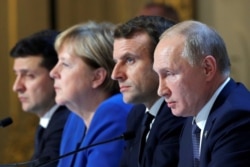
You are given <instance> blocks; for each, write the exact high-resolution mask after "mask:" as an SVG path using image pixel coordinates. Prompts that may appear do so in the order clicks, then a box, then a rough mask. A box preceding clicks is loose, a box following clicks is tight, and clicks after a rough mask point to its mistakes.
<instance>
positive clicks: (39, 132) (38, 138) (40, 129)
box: [34, 125, 44, 158]
mask: <svg viewBox="0 0 250 167" xmlns="http://www.w3.org/2000/svg"><path fill="white" fill-rule="evenodd" d="M43 132H44V128H43V127H42V126H41V125H39V126H38V128H37V132H36V139H35V153H34V156H35V158H37V157H36V156H37V154H38V152H39V145H40V142H41V139H42V135H43Z"/></svg>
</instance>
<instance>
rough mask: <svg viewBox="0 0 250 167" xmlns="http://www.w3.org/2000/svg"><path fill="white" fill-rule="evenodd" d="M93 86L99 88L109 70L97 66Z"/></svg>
mask: <svg viewBox="0 0 250 167" xmlns="http://www.w3.org/2000/svg"><path fill="white" fill-rule="evenodd" d="M93 75H94V77H93V80H92V88H98V87H99V86H100V85H101V84H102V83H103V82H104V81H105V79H106V76H107V71H106V70H105V69H104V68H103V67H100V68H97V69H95V70H94V72H93Z"/></svg>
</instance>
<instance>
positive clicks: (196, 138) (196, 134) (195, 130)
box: [192, 121, 201, 167]
mask: <svg viewBox="0 0 250 167" xmlns="http://www.w3.org/2000/svg"><path fill="white" fill-rule="evenodd" d="M200 132H201V130H200V128H199V127H198V126H197V125H196V122H195V121H193V125H192V142H193V158H194V159H193V160H194V167H199V163H200V154H199V148H200Z"/></svg>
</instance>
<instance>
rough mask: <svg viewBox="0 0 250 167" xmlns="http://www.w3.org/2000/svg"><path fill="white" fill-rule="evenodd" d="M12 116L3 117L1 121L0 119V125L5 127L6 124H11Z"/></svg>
mask: <svg viewBox="0 0 250 167" xmlns="http://www.w3.org/2000/svg"><path fill="white" fill-rule="evenodd" d="M12 122H13V121H12V118H10V117H7V118H4V119H2V120H1V121H0V127H3V128H4V127H6V126H8V125H10V124H12Z"/></svg>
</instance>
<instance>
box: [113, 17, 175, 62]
mask: <svg viewBox="0 0 250 167" xmlns="http://www.w3.org/2000/svg"><path fill="white" fill-rule="evenodd" d="M174 24H175V22H174V21H172V20H168V19H166V18H164V17H161V16H138V17H135V18H133V19H131V20H129V21H128V22H126V23H124V24H121V25H119V26H118V27H117V28H116V29H115V33H114V37H115V39H116V38H131V37H133V35H135V34H137V33H147V34H148V35H149V37H150V39H151V44H152V45H151V46H152V47H151V48H150V49H151V51H150V53H151V56H152V57H151V58H152V59H153V53H154V49H155V47H156V45H157V43H158V42H159V38H160V35H161V34H162V33H163V32H164V31H165V30H166V29H168V28H170V27H171V26H173V25H174Z"/></svg>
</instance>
